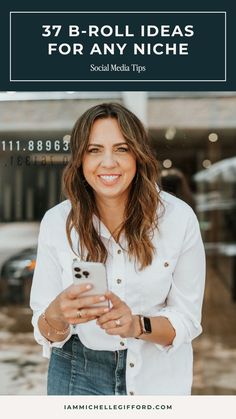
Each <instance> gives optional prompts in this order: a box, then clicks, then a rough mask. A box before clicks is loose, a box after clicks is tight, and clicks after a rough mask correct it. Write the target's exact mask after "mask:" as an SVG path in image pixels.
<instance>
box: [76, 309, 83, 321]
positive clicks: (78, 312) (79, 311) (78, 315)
mask: <svg viewBox="0 0 236 419" xmlns="http://www.w3.org/2000/svg"><path fill="white" fill-rule="evenodd" d="M76 317H78V319H80V318H81V317H82V313H81V310H77V313H76Z"/></svg>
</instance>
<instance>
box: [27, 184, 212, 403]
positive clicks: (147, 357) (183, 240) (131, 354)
mask: <svg viewBox="0 0 236 419" xmlns="http://www.w3.org/2000/svg"><path fill="white" fill-rule="evenodd" d="M160 197H161V200H162V202H163V208H161V207H160V209H159V212H158V213H159V228H158V229H157V230H156V231H155V234H154V237H153V239H152V240H153V243H154V245H155V248H156V254H155V256H154V258H153V262H152V264H151V265H150V266H148V267H147V268H145V269H144V270H142V271H139V270H138V269H137V267H136V266H135V264H134V262H133V261H132V260H129V257H128V255H127V253H126V251H125V250H124V249H125V245H126V243H125V238H124V236H122V242H121V246H119V244H118V243H116V241H115V240H114V239H113V238H112V237H111V234H110V232H109V231H108V229H107V228H106V227H105V226H104V225H103V224H102V223H101V222H100V221H99V220H98V218H97V217H94V220H93V221H94V226H95V228H96V229H97V231H98V232H99V234H100V236H101V239H102V240H103V243H104V244H105V246H106V248H107V249H108V259H107V262H106V270H107V279H108V288H109V289H110V290H111V291H112V292H114V293H115V294H117V295H118V296H119V297H120V298H121V299H122V300H123V301H125V302H126V303H127V304H128V306H129V307H130V308H131V310H132V313H133V314H142V315H145V316H164V317H166V318H168V319H169V321H170V322H171V324H172V325H173V327H174V329H175V332H176V336H175V338H174V341H173V343H172V345H170V346H165V347H164V346H162V345H160V344H156V343H152V342H149V341H145V340H142V339H134V338H126V339H124V338H121V337H119V336H109V335H107V334H106V333H105V331H104V330H102V329H101V328H100V327H99V326H98V325H96V321H95V320H94V321H90V322H88V323H84V324H80V325H77V326H71V330H70V335H69V336H68V337H67V338H66V339H65V340H64V341H62V342H53V343H50V342H49V341H48V340H47V339H46V338H45V337H44V336H42V334H41V333H40V331H39V328H38V325H37V322H38V318H39V316H40V314H41V313H42V312H43V311H44V310H45V309H46V307H47V306H48V305H49V304H50V303H51V301H52V300H53V299H54V298H55V297H56V296H57V295H58V294H59V293H60V292H61V291H62V290H63V289H65V288H67V287H68V286H69V285H71V284H72V282H73V278H72V261H73V259H74V257H75V255H74V253H73V252H72V250H71V248H70V246H69V243H68V240H67V237H66V219H67V216H68V213H69V211H70V208H71V204H70V201H69V200H66V201H64V202H62V203H60V204H58V205H56V206H55V207H53V208H51V209H50V210H49V211H47V212H46V214H45V215H44V217H43V219H42V222H41V225H40V233H39V239H38V254H37V263H36V268H35V272H34V278H33V285H32V290H31V308H32V310H33V319H32V323H33V326H34V334H35V339H36V341H37V342H38V343H39V344H41V345H43V354H44V356H46V357H49V356H50V350H51V347H52V346H56V347H62V346H63V344H64V343H65V342H66V341H67V340H68V339H69V338H70V336H71V334H73V333H77V334H78V336H79V338H80V340H81V341H82V343H83V344H84V345H85V346H87V347H88V348H90V349H95V350H109V351H116V350H122V349H127V366H126V385H127V394H137V395H138V394H139V395H155V394H156V395H185V394H191V385H192V366H193V365H192V345H191V341H192V339H194V338H195V337H197V336H198V335H199V334H200V333H201V331H202V328H201V325H200V321H201V306H202V300H203V292H204V280H205V254H204V248H203V244H202V240H201V235H200V231H199V224H198V221H197V218H196V216H195V214H194V212H193V211H192V209H191V208H190V207H189V206H188V205H187V204H186V203H185V202H183V201H181V200H180V199H178V198H176V197H174V196H172V195H170V194H168V193H166V192H161V193H160ZM72 243H73V248H74V249H77V248H78V235H77V233H76V232H75V230H72Z"/></svg>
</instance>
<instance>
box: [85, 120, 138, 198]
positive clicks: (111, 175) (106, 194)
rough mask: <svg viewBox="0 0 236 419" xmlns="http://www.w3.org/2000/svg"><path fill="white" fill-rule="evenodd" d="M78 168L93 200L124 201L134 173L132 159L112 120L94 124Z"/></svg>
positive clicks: (116, 124)
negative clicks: (80, 165) (87, 184)
mask: <svg viewBox="0 0 236 419" xmlns="http://www.w3.org/2000/svg"><path fill="white" fill-rule="evenodd" d="M82 166H83V173H84V177H85V179H86V180H87V182H88V183H89V185H90V186H91V187H92V188H93V190H94V193H95V195H96V197H97V198H99V197H100V198H124V199H126V198H127V196H128V192H129V188H130V186H131V183H132V180H133V178H134V176H135V173H136V159H135V157H134V155H133V154H132V153H131V151H130V150H129V146H128V144H127V143H126V140H125V138H124V137H123V135H122V132H121V131H120V128H119V125H118V122H117V120H116V119H115V118H104V119H97V120H96V121H95V122H94V124H93V126H92V129H91V132H90V136H89V143H88V147H87V150H86V152H85V155H84V157H83V161H82Z"/></svg>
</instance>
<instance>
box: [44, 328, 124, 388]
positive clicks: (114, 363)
mask: <svg viewBox="0 0 236 419" xmlns="http://www.w3.org/2000/svg"><path fill="white" fill-rule="evenodd" d="M126 356H127V350H122V351H114V352H113V351H95V350H92V349H89V348H87V347H85V346H84V345H83V344H82V342H81V341H80V339H79V338H78V336H77V335H72V337H71V338H70V339H69V340H68V341H67V342H66V343H65V344H64V346H63V347H62V348H52V354H51V358H50V362H49V368H48V395H126V394H127V392H126V380H125V371H126Z"/></svg>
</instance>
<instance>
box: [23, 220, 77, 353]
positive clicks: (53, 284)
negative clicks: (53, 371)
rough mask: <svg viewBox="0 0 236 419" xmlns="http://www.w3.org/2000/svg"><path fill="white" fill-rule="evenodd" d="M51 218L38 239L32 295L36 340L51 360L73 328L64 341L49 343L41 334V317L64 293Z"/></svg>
mask: <svg viewBox="0 0 236 419" xmlns="http://www.w3.org/2000/svg"><path fill="white" fill-rule="evenodd" d="M50 221H51V220H50V218H49V217H48V215H47V213H46V214H45V216H44V217H43V219H42V221H41V224H40V230H39V237H38V250H37V258H36V267H35V271H34V276H33V283H32V288H31V295H30V307H31V309H32V310H33V317H32V325H33V327H34V337H35V340H36V341H37V342H38V343H39V344H40V345H42V346H43V356H44V357H47V358H49V357H50V352H51V348H52V347H54V346H55V347H59V348H60V347H62V346H63V345H64V343H65V342H66V341H67V340H68V339H69V338H70V337H71V335H72V331H73V326H71V327H70V334H69V335H68V336H67V337H66V339H65V340H64V341H60V342H53V343H51V342H49V341H48V340H47V339H46V338H45V337H44V336H43V335H42V334H41V333H40V330H39V327H38V319H39V316H40V315H41V314H42V313H43V311H44V310H45V309H46V308H47V307H48V305H49V304H50V303H51V302H52V301H53V300H54V299H55V298H56V296H57V295H58V294H59V293H60V292H61V291H62V289H63V288H62V279H61V267H60V263H59V260H58V258H57V254H56V251H55V248H54V246H53V244H52V243H51V237H53V233H52V232H50V225H51V222H50Z"/></svg>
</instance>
